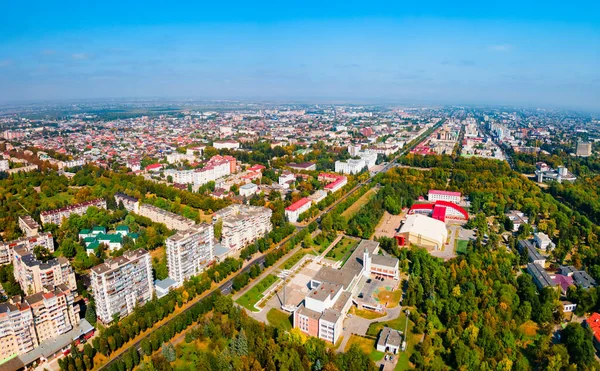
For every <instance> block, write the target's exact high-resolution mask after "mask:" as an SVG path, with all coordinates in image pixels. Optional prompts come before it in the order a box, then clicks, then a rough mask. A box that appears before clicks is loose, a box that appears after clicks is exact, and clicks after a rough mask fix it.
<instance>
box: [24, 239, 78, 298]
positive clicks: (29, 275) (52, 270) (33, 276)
mask: <svg viewBox="0 0 600 371" xmlns="http://www.w3.org/2000/svg"><path fill="white" fill-rule="evenodd" d="M13 269H14V275H15V280H17V282H19V285H20V286H21V288H22V289H23V291H25V293H27V294H30V295H31V294H35V293H38V292H42V291H43V290H44V288H45V287H55V286H59V285H61V284H64V285H66V286H67V287H68V288H69V289H70V290H73V291H75V290H77V282H76V281H75V272H74V271H73V268H72V267H71V264H69V261H68V260H67V259H66V258H64V257H62V256H61V257H58V258H55V259H50V260H48V261H46V262H42V261H40V260H37V259H36V258H35V255H34V254H33V252H31V251H30V250H27V249H24V248H19V249H16V250H14V257H13Z"/></svg>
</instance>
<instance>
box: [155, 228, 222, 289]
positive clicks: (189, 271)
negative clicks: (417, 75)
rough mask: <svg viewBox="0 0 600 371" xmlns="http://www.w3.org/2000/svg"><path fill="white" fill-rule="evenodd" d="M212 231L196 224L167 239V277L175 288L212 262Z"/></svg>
mask: <svg viewBox="0 0 600 371" xmlns="http://www.w3.org/2000/svg"><path fill="white" fill-rule="evenodd" d="M213 239H214V229H213V226H212V225H208V224H206V223H203V224H197V225H194V226H192V227H190V228H189V229H187V230H184V231H179V232H177V233H176V234H174V235H173V236H171V237H169V238H167V241H166V245H167V265H168V267H169V277H170V278H172V279H173V280H174V281H175V282H176V287H179V286H181V285H182V284H183V281H185V280H186V279H188V278H190V277H192V276H195V275H197V274H198V273H200V272H202V270H203V269H204V267H206V266H207V265H208V264H209V263H210V262H211V261H212V260H213Z"/></svg>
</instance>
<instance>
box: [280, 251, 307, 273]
mask: <svg viewBox="0 0 600 371" xmlns="http://www.w3.org/2000/svg"><path fill="white" fill-rule="evenodd" d="M306 254H313V255H315V252H314V251H313V250H312V249H302V250H300V251H298V252H297V253H295V254H294V255H292V256H290V257H289V259H288V260H286V261H285V263H283V266H282V268H283V269H291V268H292V267H293V266H294V265H296V263H298V262H299V261H300V259H302V257H303V256H304V255H306Z"/></svg>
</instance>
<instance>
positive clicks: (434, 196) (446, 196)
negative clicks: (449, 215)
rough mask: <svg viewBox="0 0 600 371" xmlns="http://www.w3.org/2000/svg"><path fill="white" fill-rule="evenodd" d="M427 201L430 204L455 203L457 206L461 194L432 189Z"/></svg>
mask: <svg viewBox="0 0 600 371" xmlns="http://www.w3.org/2000/svg"><path fill="white" fill-rule="evenodd" d="M427 199H428V200H429V201H430V202H435V201H440V200H441V201H448V202H454V203H455V204H457V203H459V202H460V199H461V194H460V192H451V191H440V190H437V189H430V190H429V193H428V194H427Z"/></svg>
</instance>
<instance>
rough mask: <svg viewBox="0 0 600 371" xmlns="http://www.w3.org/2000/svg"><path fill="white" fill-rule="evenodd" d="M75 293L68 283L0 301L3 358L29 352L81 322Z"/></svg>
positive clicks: (0, 334) (0, 336)
mask: <svg viewBox="0 0 600 371" xmlns="http://www.w3.org/2000/svg"><path fill="white" fill-rule="evenodd" d="M74 299H75V292H74V291H72V290H70V289H69V288H68V287H67V286H66V285H64V284H63V285H58V286H57V287H55V288H53V289H45V290H44V292H39V293H36V294H33V295H30V296H26V297H25V298H22V299H21V298H20V297H18V296H17V297H14V298H11V299H10V300H9V301H8V302H7V303H2V304H0V360H2V359H5V358H7V357H10V356H12V355H15V354H16V355H20V354H24V353H27V352H29V351H31V350H33V349H34V348H35V347H37V346H38V345H39V344H41V343H43V342H45V341H47V340H51V339H53V338H55V337H57V336H59V335H62V334H64V333H66V332H68V331H70V330H72V329H73V327H74V326H75V325H77V324H78V323H79V306H74V305H73V302H74Z"/></svg>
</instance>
